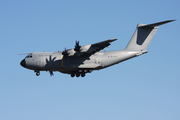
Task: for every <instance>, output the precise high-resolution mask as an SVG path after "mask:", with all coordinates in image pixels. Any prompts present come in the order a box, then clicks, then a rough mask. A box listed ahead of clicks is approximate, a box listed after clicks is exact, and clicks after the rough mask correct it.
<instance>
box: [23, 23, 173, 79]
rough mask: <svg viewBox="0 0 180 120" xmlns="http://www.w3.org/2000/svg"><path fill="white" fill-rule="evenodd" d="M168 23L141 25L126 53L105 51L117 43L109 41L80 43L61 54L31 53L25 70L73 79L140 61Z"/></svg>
mask: <svg viewBox="0 0 180 120" xmlns="http://www.w3.org/2000/svg"><path fill="white" fill-rule="evenodd" d="M172 21H174V20H168V21H163V22H158V23H154V24H149V25H145V24H138V25H137V28H136V30H135V33H134V34H133V36H132V38H131V40H130V41H129V43H128V45H127V47H126V48H125V49H123V50H116V51H101V50H103V49H105V48H106V47H108V46H110V45H111V43H112V42H114V41H116V40H117V39H109V40H106V41H102V42H99V43H95V44H90V45H84V46H80V44H79V41H76V44H75V47H74V48H73V49H65V50H64V51H58V52H34V53H29V54H28V55H27V56H26V57H25V58H24V59H23V60H22V61H21V63H20V64H21V66H23V67H24V68H27V69H30V70H33V71H34V72H36V75H37V76H39V75H40V71H49V73H50V75H51V76H52V75H53V71H59V72H61V73H65V74H70V75H71V77H74V76H76V77H79V76H81V77H84V76H85V75H86V74H87V73H91V72H92V71H94V70H100V69H104V68H107V67H110V66H112V65H115V64H117V63H120V62H123V61H125V60H128V59H130V58H134V57H137V56H139V55H142V54H144V53H147V52H148V51H147V50H146V49H147V47H148V45H149V43H150V42H151V40H152V38H153V36H154V34H155V33H156V31H157V29H158V27H157V26H159V25H162V24H165V23H168V22H172Z"/></svg>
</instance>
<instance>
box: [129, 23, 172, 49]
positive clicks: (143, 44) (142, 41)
mask: <svg viewBox="0 0 180 120" xmlns="http://www.w3.org/2000/svg"><path fill="white" fill-rule="evenodd" d="M172 21H174V20H168V21H163V22H158V23H154V24H149V25H145V24H138V25H137V28H136V31H135V33H134V35H133V36H132V38H131V40H130V42H129V44H128V45H127V47H126V50H146V49H147V47H148V45H149V44H150V42H151V40H152V38H153V37H154V35H155V33H156V31H157V29H158V27H157V26H159V25H162V24H165V23H168V22H172Z"/></svg>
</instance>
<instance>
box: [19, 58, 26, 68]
mask: <svg viewBox="0 0 180 120" xmlns="http://www.w3.org/2000/svg"><path fill="white" fill-rule="evenodd" d="M20 64H21V66H23V67H26V62H25V59H23V60H22V61H21V63H20Z"/></svg>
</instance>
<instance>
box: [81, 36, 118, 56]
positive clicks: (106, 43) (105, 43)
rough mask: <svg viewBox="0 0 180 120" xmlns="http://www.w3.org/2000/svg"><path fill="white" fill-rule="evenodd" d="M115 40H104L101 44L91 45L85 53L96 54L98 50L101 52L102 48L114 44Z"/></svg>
mask: <svg viewBox="0 0 180 120" xmlns="http://www.w3.org/2000/svg"><path fill="white" fill-rule="evenodd" d="M116 40H117V39H109V40H105V41H102V42H98V43H95V44H92V45H90V46H89V49H88V50H87V53H91V54H94V53H96V52H99V51H100V50H103V49H104V48H106V47H108V46H110V45H111V42H114V41H116ZM82 48H83V46H82ZM82 51H83V49H82Z"/></svg>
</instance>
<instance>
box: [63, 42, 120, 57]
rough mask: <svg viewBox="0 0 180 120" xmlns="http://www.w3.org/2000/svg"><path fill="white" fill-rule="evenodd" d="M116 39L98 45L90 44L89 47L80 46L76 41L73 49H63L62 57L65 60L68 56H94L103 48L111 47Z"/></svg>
mask: <svg viewBox="0 0 180 120" xmlns="http://www.w3.org/2000/svg"><path fill="white" fill-rule="evenodd" d="M115 40H117V39H109V40H105V41H102V42H99V43H95V44H91V45H84V46H80V45H79V41H76V44H75V48H74V49H68V50H67V49H65V50H64V51H63V52H62V55H64V57H65V58H67V57H69V56H81V55H85V54H89V55H91V54H94V53H96V52H99V51H100V50H103V49H104V48H105V47H108V46H110V45H111V42H113V41H115Z"/></svg>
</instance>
